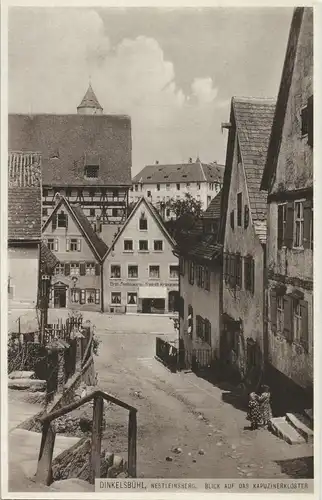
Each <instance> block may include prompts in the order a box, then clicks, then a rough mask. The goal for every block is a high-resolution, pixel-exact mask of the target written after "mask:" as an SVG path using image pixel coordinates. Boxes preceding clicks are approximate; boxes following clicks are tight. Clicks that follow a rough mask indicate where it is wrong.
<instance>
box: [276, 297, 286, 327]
mask: <svg viewBox="0 0 322 500" xmlns="http://www.w3.org/2000/svg"><path fill="white" fill-rule="evenodd" d="M276 310H277V318H276V320H277V325H276V326H277V330H278V331H279V332H280V333H283V332H284V297H283V296H281V295H278V296H277V309H276Z"/></svg>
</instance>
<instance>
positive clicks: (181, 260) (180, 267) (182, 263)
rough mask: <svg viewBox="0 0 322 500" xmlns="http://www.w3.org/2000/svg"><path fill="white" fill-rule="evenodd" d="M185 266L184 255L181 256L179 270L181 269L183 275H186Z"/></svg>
mask: <svg viewBox="0 0 322 500" xmlns="http://www.w3.org/2000/svg"><path fill="white" fill-rule="evenodd" d="M184 266H185V260H184V257H182V256H180V257H179V270H180V274H181V276H184Z"/></svg>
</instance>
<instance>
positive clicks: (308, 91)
mask: <svg viewBox="0 0 322 500" xmlns="http://www.w3.org/2000/svg"><path fill="white" fill-rule="evenodd" d="M262 188H263V189H265V190H268V235H267V272H268V290H267V305H268V307H267V336H268V367H267V368H268V376H269V377H270V383H271V384H274V387H275V392H276V393H279V392H280V391H281V390H282V388H283V393H285V394H286V395H288V396H289V397H288V398H287V399H288V404H289V405H294V404H295V403H296V402H297V403H300V404H302V405H305V404H307V405H309V404H312V398H313V394H312V393H313V390H312V387H313V9H311V8H296V9H295V11H294V15H293V20H292V25H291V30H290V34H289V40H288V46H287V51H286V57H285V62H284V68H283V73H282V79H281V83H280V89H279V94H278V100H277V106H276V112H275V117H274V123H273V128H272V135H271V140H270V144H269V148H268V155H267V162H266V166H265V170H264V175H263V180H262ZM284 399H285V398H284ZM307 407H309V406H307ZM302 409H303V408H302ZM287 411H290V406H288V409H287Z"/></svg>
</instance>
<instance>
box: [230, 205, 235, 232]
mask: <svg viewBox="0 0 322 500" xmlns="http://www.w3.org/2000/svg"><path fill="white" fill-rule="evenodd" d="M230 227H231V228H232V230H234V229H235V211H234V210H232V211H231V212H230Z"/></svg>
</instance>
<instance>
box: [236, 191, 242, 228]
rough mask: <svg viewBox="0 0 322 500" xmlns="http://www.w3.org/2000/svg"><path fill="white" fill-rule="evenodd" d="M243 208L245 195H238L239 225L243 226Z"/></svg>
mask: <svg viewBox="0 0 322 500" xmlns="http://www.w3.org/2000/svg"><path fill="white" fill-rule="evenodd" d="M242 206H243V195H242V193H238V194H237V225H238V226H241V225H242Z"/></svg>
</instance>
